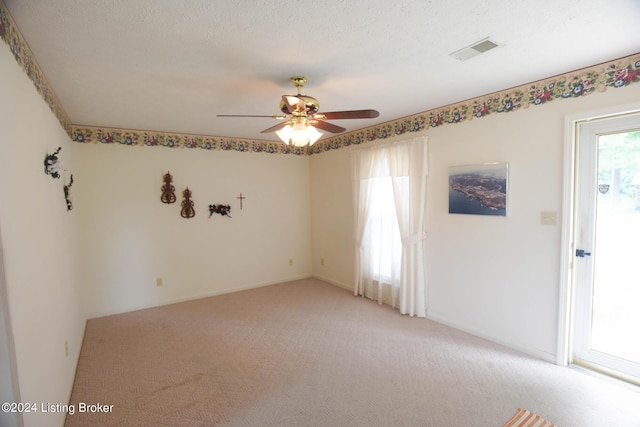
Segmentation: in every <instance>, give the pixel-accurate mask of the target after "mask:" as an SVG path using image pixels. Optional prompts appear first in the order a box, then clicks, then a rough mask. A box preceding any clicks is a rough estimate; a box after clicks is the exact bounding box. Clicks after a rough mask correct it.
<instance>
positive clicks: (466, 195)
mask: <svg viewBox="0 0 640 427" xmlns="http://www.w3.org/2000/svg"><path fill="white" fill-rule="evenodd" d="M508 171H509V165H508V163H506V162H500V163H481V164H477V165H467V166H451V167H449V213H451V214H454V213H456V214H472V215H496V216H506V215H507V180H508Z"/></svg>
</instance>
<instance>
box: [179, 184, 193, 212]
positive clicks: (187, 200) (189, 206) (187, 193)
mask: <svg viewBox="0 0 640 427" xmlns="http://www.w3.org/2000/svg"><path fill="white" fill-rule="evenodd" d="M182 195H183V196H184V200H183V201H182V210H180V216H181V217H182V218H193V217H194V216H196V211H195V209H194V208H193V200H191V190H189V187H187V188H186V189H185V190H184V191H183V192H182Z"/></svg>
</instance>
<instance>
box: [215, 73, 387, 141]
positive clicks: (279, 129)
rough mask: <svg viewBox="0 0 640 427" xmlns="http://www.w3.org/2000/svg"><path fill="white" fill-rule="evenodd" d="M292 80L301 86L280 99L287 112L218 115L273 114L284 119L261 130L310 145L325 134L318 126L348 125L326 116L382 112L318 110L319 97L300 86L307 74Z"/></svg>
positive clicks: (338, 117) (366, 115)
mask: <svg viewBox="0 0 640 427" xmlns="http://www.w3.org/2000/svg"><path fill="white" fill-rule="evenodd" d="M291 82H292V83H293V85H294V86H295V87H296V88H298V94H297V95H283V96H282V100H281V101H280V111H282V112H283V113H284V114H281V115H274V116H259V115H238V114H218V115H217V117H270V118H273V119H278V120H284V121H283V122H281V123H278V124H277V125H275V126H271V127H270V128H267V129H265V130H263V131H262V132H261V133H269V132H275V133H276V134H277V135H278V137H279V138H280V139H281V140H282V141H284V142H285V143H287V144H293V145H296V146H305V145H311V144H313V143H314V142H316V141H317V140H318V139H320V137H321V136H322V132H319V131H318V129H321V130H324V131H327V132H331V133H340V132H344V131H345V130H346V129H345V128H343V127H341V126H337V125H334V124H333V123H329V122H326V121H325V120H342V119H374V118H376V117H378V116H379V115H380V113H379V112H378V111H376V110H350V111H332V112H327V113H319V112H318V111H319V110H320V103H319V102H318V100H317V99H315V98H313V97H311V96H307V95H303V94H302V93H301V89H302V87H303V86H304V84H305V83H306V82H307V79H306V77H304V76H293V77H291Z"/></svg>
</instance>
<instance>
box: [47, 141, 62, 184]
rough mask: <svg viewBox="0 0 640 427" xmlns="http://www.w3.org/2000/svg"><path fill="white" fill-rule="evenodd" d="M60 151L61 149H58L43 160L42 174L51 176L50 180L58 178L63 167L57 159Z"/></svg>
mask: <svg viewBox="0 0 640 427" xmlns="http://www.w3.org/2000/svg"><path fill="white" fill-rule="evenodd" d="M60 150H62V147H58V149H57V150H56V151H55V152H54V153H53V154H47V157H45V158H44V173H45V174H47V175H51V177H52V178H56V179H57V178H60V171H61V170H62V167H63V166H64V165H63V164H62V162H61V161H60V160H59V159H58V154H59V153H60Z"/></svg>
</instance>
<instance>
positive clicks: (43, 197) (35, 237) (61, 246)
mask: <svg viewBox="0 0 640 427" xmlns="http://www.w3.org/2000/svg"><path fill="white" fill-rule="evenodd" d="M0 76H2V78H0V93H2V96H1V97H0V229H1V230H2V233H1V234H2V247H3V249H4V262H5V276H6V291H7V306H8V311H9V315H10V316H11V317H10V319H11V325H12V327H13V336H14V338H15V356H16V360H17V362H16V363H17V373H18V378H19V389H20V394H21V396H20V398H21V400H22V401H23V402H37V403H38V404H39V403H40V402H50V403H66V402H68V400H69V396H70V393H71V387H72V385H73V379H74V374H75V367H76V362H77V358H78V354H79V351H80V346H81V344H82V334H83V331H84V325H85V319H84V316H83V315H82V312H81V310H80V304H79V299H78V297H77V295H78V290H77V278H76V274H75V273H76V270H75V265H76V259H77V255H78V252H77V249H76V248H77V245H76V243H77V239H76V229H77V217H76V212H75V211H71V212H67V208H66V204H65V200H64V192H63V179H68V178H69V173H70V172H73V170H74V162H73V156H72V152H71V151H72V150H71V145H72V142H71V140H70V139H69V137H68V136H67V134H66V133H65V132H64V130H63V129H62V127H61V126H60V124H59V122H58V120H57V119H56V118H55V116H54V115H53V114H52V113H51V111H50V109H49V107H48V106H47V104H46V103H45V102H44V101H43V100H42V97H41V96H40V95H39V94H38V93H37V91H36V89H35V87H34V85H33V83H32V82H31V81H30V80H29V79H28V77H27V76H26V75H25V73H24V72H23V71H22V69H21V68H20V67H19V65H18V64H17V63H16V61H15V59H14V58H13V56H12V54H11V52H10V51H9V49H8V47H7V46H6V45H3V47H2V48H0ZM58 147H62V152H61V153H60V155H61V158H62V160H63V161H64V163H65V166H66V169H67V172H66V173H64V174H63V178H61V179H52V178H51V177H50V176H47V175H45V173H44V163H43V162H44V158H45V156H46V155H47V153H52V152H53V151H55V150H56V149H57V148H58ZM65 341H66V342H67V343H68V349H69V354H68V356H67V355H66V352H65ZM63 420H64V414H50V413H48V414H45V413H42V412H37V413H30V414H25V415H24V422H25V426H58V425H62V423H63Z"/></svg>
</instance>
